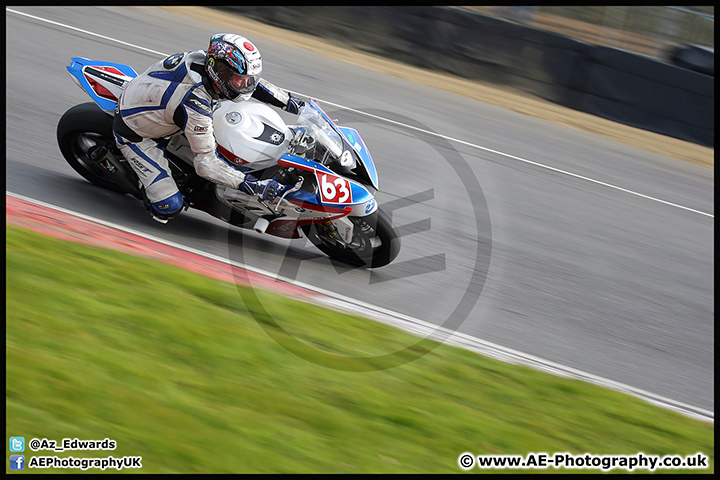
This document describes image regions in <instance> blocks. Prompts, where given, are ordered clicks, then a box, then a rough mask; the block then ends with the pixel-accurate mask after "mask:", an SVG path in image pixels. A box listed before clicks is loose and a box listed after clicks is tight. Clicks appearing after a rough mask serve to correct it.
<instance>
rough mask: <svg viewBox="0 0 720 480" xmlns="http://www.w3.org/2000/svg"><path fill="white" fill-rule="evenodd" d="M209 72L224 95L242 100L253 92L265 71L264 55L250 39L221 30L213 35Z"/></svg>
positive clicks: (235, 100) (235, 99)
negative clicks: (263, 66) (262, 55)
mask: <svg viewBox="0 0 720 480" xmlns="http://www.w3.org/2000/svg"><path fill="white" fill-rule="evenodd" d="M205 71H206V72H207V74H208V76H209V77H210V79H211V80H212V83H213V84H214V85H215V86H216V87H217V89H218V91H219V93H220V95H222V96H223V97H225V98H227V99H229V100H232V101H233V102H242V101H244V100H247V99H248V98H250V96H251V95H252V93H253V91H254V90H255V87H256V86H257V84H258V79H259V78H260V72H262V57H261V56H260V52H259V51H258V49H257V47H256V46H255V45H253V44H252V43H251V42H250V40H248V39H247V38H245V37H243V36H240V35H235V34H232V33H218V34H216V35H213V36H212V37H211V38H210V46H209V47H208V51H207V55H206V57H205Z"/></svg>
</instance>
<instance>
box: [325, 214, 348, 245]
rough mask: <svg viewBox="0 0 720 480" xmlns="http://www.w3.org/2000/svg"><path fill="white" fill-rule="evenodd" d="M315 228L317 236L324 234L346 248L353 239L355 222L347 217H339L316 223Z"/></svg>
mask: <svg viewBox="0 0 720 480" xmlns="http://www.w3.org/2000/svg"><path fill="white" fill-rule="evenodd" d="M316 228H317V229H318V235H319V236H321V237H323V236H324V237H325V238H327V239H328V240H331V241H333V242H335V244H336V245H338V246H340V247H342V248H348V246H349V245H350V243H352V240H353V233H354V230H355V224H354V223H353V222H351V221H350V219H349V218H348V217H341V218H336V219H334V220H327V221H325V222H321V223H318V224H316Z"/></svg>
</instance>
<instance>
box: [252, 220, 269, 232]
mask: <svg viewBox="0 0 720 480" xmlns="http://www.w3.org/2000/svg"><path fill="white" fill-rule="evenodd" d="M268 225H270V222H269V221H268V219H267V218H263V217H260V218H258V219H257V222H255V226H254V227H253V229H254V230H255V231H256V232H258V233H265V230H267V227H268Z"/></svg>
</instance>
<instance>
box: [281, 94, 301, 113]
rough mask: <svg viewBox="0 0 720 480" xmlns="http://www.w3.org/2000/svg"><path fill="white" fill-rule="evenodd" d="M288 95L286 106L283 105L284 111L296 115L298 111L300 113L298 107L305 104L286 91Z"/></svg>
mask: <svg viewBox="0 0 720 480" xmlns="http://www.w3.org/2000/svg"><path fill="white" fill-rule="evenodd" d="M288 96H289V97H290V98H289V99H288V103H287V106H286V107H285V111H286V112H288V113H292V114H294V115H297V114H298V113H300V109H301V108H302V107H303V106H304V105H305V102H303V101H302V100H300V99H299V98H297V97H295V96H293V94H292V93H288Z"/></svg>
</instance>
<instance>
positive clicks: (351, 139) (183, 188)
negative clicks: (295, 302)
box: [57, 57, 400, 268]
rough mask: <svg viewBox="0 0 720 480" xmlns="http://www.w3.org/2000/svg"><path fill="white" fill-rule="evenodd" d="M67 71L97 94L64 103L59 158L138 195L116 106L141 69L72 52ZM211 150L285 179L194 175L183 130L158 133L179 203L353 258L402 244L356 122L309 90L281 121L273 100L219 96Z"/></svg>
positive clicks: (369, 257)
mask: <svg viewBox="0 0 720 480" xmlns="http://www.w3.org/2000/svg"><path fill="white" fill-rule="evenodd" d="M67 70H68V72H69V73H70V76H71V78H72V79H73V80H74V81H75V83H76V84H77V85H78V86H80V88H82V89H83V91H85V92H86V93H87V94H88V95H90V97H91V98H92V100H93V102H88V103H83V104H80V105H76V106H74V107H72V108H70V109H69V110H68V111H67V112H65V113H64V114H63V116H62V117H61V118H60V121H59V123H58V126H57V141H58V145H59V147H60V151H61V152H62V155H63V157H64V158H65V160H66V161H67V162H68V163H69V164H70V166H71V167H72V168H73V169H74V170H75V171H76V172H77V173H79V174H80V175H81V176H83V177H84V178H85V179H86V180H88V181H90V182H92V183H93V184H95V185H98V186H100V187H103V188H106V189H109V190H112V191H115V192H119V193H123V194H130V195H132V196H134V197H135V198H137V199H138V200H142V199H143V195H142V191H141V190H140V188H141V184H140V182H139V181H138V177H137V174H136V173H135V172H134V171H133V169H132V168H131V167H130V165H129V164H128V162H127V160H126V159H125V158H124V157H123V156H122V154H121V153H120V150H119V149H118V148H117V146H116V144H115V141H114V137H113V129H112V124H113V116H114V114H115V106H116V103H117V101H118V99H119V98H120V95H121V93H122V91H123V89H124V87H125V86H126V85H127V84H128V82H129V81H130V80H132V79H133V78H134V77H136V76H137V73H136V72H135V70H133V68H132V67H130V66H128V65H123V64H119V63H113V62H107V61H96V60H88V59H86V58H81V57H75V58H72V62H71V64H70V65H69V66H68V67H67ZM213 127H214V133H215V138H216V141H217V153H218V155H219V156H220V157H222V158H223V159H224V160H226V161H227V162H228V163H229V164H231V165H233V166H234V167H235V168H237V169H239V170H240V171H242V172H244V173H245V174H250V175H252V176H254V177H256V178H257V179H260V180H262V179H268V178H272V179H274V180H275V181H277V182H280V183H282V184H283V185H286V188H285V189H284V190H285V192H284V193H283V194H282V195H281V196H278V197H277V198H275V199H274V200H272V201H269V202H268V201H265V200H263V199H262V198H260V197H259V196H257V195H250V194H248V193H245V192H243V191H241V190H237V189H233V188H229V187H225V186H219V185H216V184H213V183H212V182H209V181H207V180H205V179H203V178H202V177H200V176H198V175H197V173H196V172H195V168H194V167H193V156H194V155H193V154H192V152H191V151H190V147H189V145H188V143H187V140H186V138H185V137H184V136H183V135H175V136H172V137H170V138H168V139H158V142H159V143H160V145H161V146H162V147H163V148H164V149H165V156H166V157H167V158H168V164H169V167H170V170H171V174H172V177H173V179H174V180H175V182H176V183H177V185H178V188H179V190H180V192H181V193H182V195H183V197H184V199H185V203H186V205H187V206H188V207H190V208H196V209H198V210H202V211H204V212H207V213H209V214H210V215H212V216H214V217H216V218H219V219H221V220H223V221H225V222H227V223H229V224H231V225H234V226H237V227H240V228H246V229H254V230H255V231H256V232H258V233H263V234H267V235H274V236H277V237H281V238H302V236H303V235H304V236H306V237H307V238H308V239H309V240H310V241H311V242H312V243H313V245H315V246H316V247H317V248H318V249H320V250H321V251H322V252H323V253H325V254H326V255H328V256H329V257H331V258H333V259H336V260H339V261H341V262H344V263H346V264H349V265H352V266H358V267H359V266H365V267H370V268H374V267H382V266H385V265H387V264H389V263H390V262H392V261H393V260H394V259H395V258H396V257H397V255H398V253H399V251H400V235H399V233H398V231H397V228H396V227H395V226H394V225H393V223H392V220H391V219H390V217H389V215H387V214H386V213H385V212H383V211H382V209H380V208H379V207H378V204H377V201H376V199H375V193H376V192H377V191H378V174H377V170H376V169H375V165H374V163H373V160H372V157H371V156H370V153H369V152H368V149H367V146H366V145H365V143H364V142H363V140H362V139H361V137H360V134H359V133H358V132H357V130H355V129H352V128H349V127H345V126H339V125H336V124H335V122H334V121H333V120H332V119H331V118H330V117H329V116H328V115H327V114H326V113H325V112H324V111H323V110H322V108H320V106H319V105H318V103H317V102H316V101H315V100H313V99H309V100H308V101H307V102H305V106H304V107H303V108H302V110H301V112H300V114H299V115H298V117H297V124H296V125H287V124H286V123H285V122H284V121H283V119H282V118H281V117H280V115H279V114H278V113H277V112H276V111H275V110H273V109H272V108H271V107H269V106H267V105H265V104H263V103H261V102H257V101H255V100H252V99H251V100H248V101H245V102H242V103H233V102H231V101H224V102H220V103H219V104H218V106H217V107H216V109H215V111H214V112H213Z"/></svg>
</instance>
